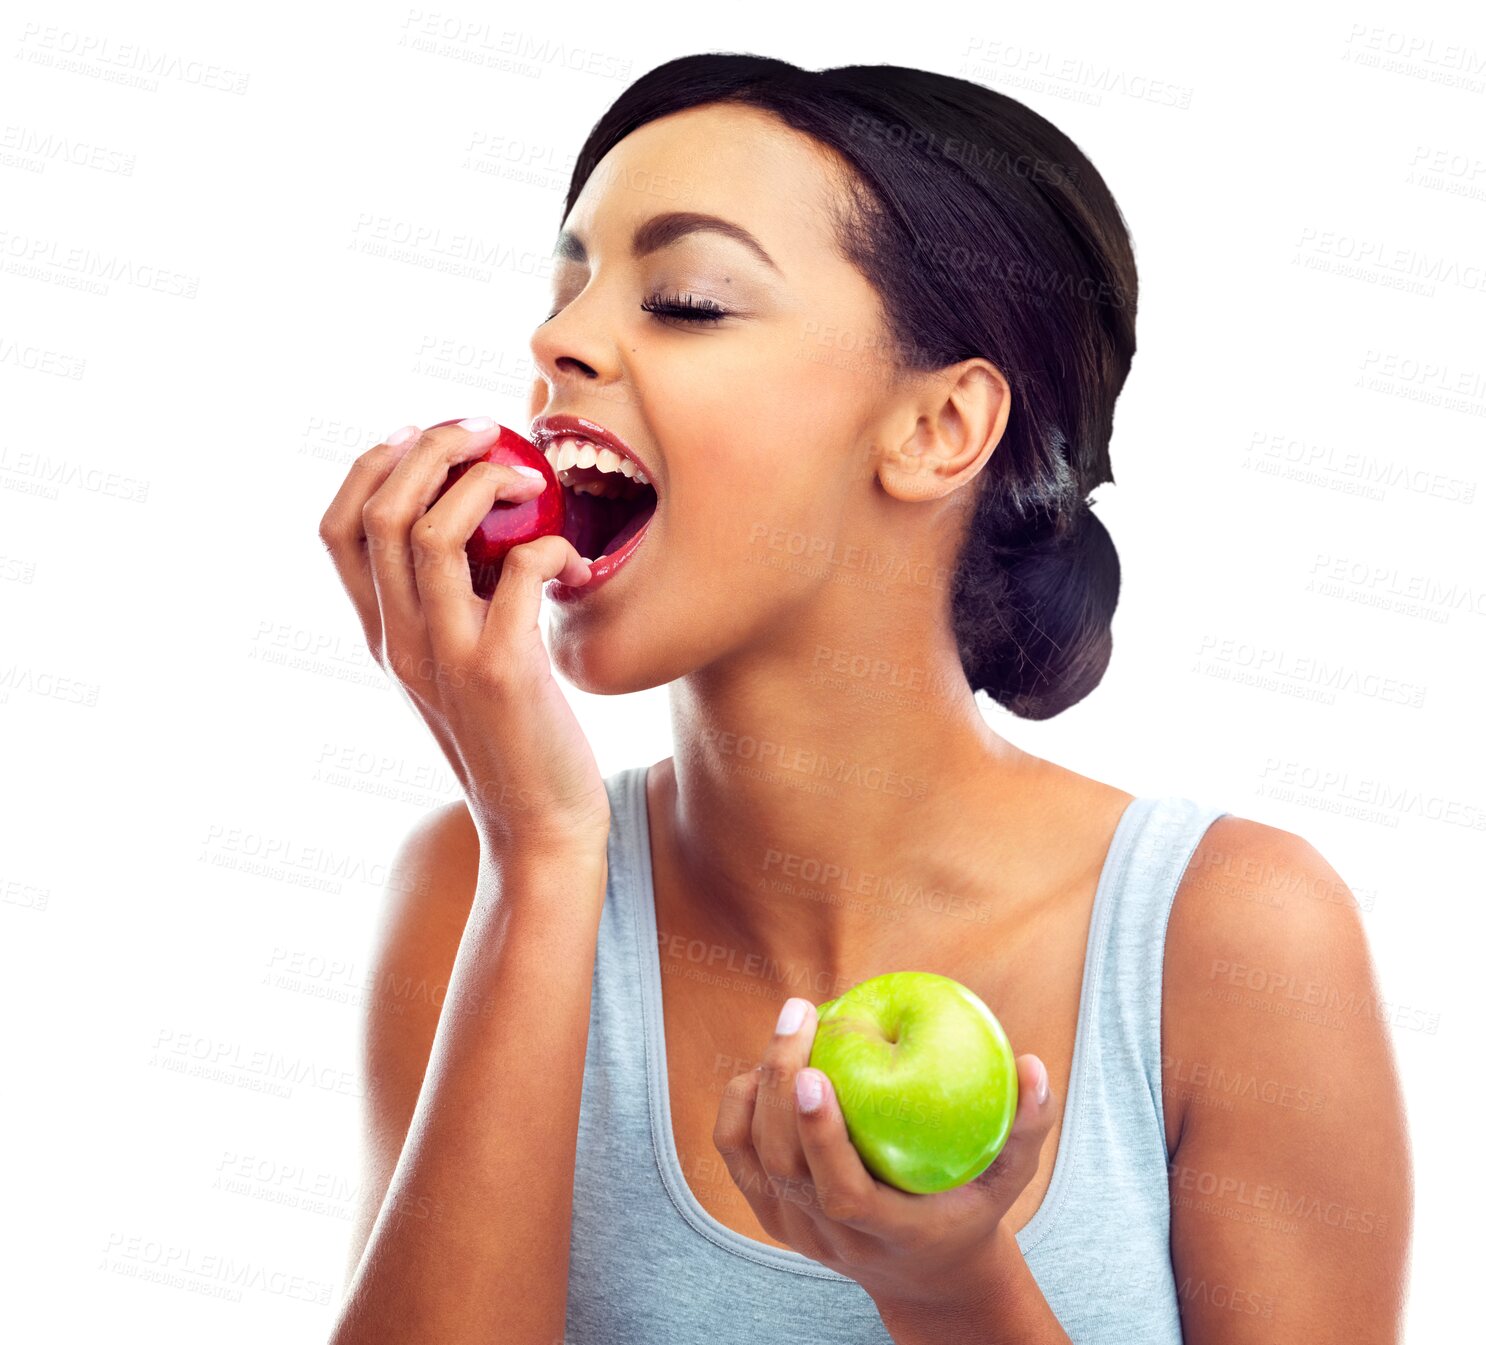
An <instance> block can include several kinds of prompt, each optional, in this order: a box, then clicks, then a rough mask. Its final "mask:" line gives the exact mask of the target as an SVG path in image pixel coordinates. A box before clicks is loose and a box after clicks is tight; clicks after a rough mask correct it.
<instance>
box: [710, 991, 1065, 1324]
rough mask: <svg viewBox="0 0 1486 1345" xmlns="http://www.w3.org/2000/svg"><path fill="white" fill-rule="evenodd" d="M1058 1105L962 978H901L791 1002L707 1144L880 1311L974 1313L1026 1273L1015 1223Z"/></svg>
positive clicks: (745, 1189) (774, 1229) (765, 1214)
mask: <svg viewBox="0 0 1486 1345" xmlns="http://www.w3.org/2000/svg"><path fill="white" fill-rule="evenodd" d="M1056 1114H1057V1108H1056V1106H1055V1105H1054V1100H1053V1098H1052V1094H1051V1090H1050V1089H1049V1088H1048V1087H1047V1071H1046V1069H1044V1067H1043V1065H1042V1062H1041V1061H1040V1060H1039V1059H1038V1058H1037V1057H1036V1056H1035V1055H1023V1056H1021V1057H1019V1058H1015V1057H1013V1056H1012V1055H1011V1051H1010V1047H1009V1044H1008V1042H1007V1039H1006V1035H1005V1033H1004V1032H1003V1031H1002V1030H1001V1027H1000V1025H999V1024H998V1023H997V1022H996V1019H995V1017H994V1015H992V1014H991V1012H990V1010H989V1009H988V1008H987V1007H986V1006H985V1005H984V1003H982V1002H981V1001H980V1000H979V999H978V998H977V997H976V996H975V995H974V994H973V993H972V992H971V991H970V990H969V989H968V988H967V987H965V986H963V985H960V984H958V983H957V982H956V981H954V980H952V979H950V978H949V977H945V976H937V975H932V974H930V973H926V972H894V973H888V974H885V975H883V976H878V977H873V978H871V979H870V980H867V981H863V982H862V983H861V984H860V985H857V986H854V987H853V988H852V989H851V990H849V991H847V992H846V993H845V994H843V995H841V996H839V997H838V998H837V999H834V1000H830V1001H828V1002H827V1003H825V1004H823V1005H821V1006H820V1007H819V1008H818V1009H817V1007H816V1006H815V1005H814V1004H813V1003H811V1001H810V1000H808V999H804V998H802V997H799V996H791V997H790V998H789V999H788V1000H787V1001H786V1002H785V1004H784V1006H783V1009H782V1011H781V1013H780V1015H779V1021H778V1023H777V1024H776V1025H775V1028H774V1035H773V1037H772V1038H771V1040H770V1041H769V1043H768V1045H767V1047H766V1048H765V1049H764V1051H763V1053H762V1059H761V1061H760V1063H759V1065H758V1066H757V1068H755V1069H751V1070H748V1071H746V1072H745V1073H741V1074H736V1075H734V1076H733V1077H732V1078H731V1079H729V1080H728V1083H727V1087H726V1088H724V1089H723V1095H722V1101H721V1103H720V1104H719V1106H718V1111H717V1123H716V1125H715V1126H714V1128H713V1132H712V1142H713V1144H714V1145H715V1146H716V1148H717V1151H718V1153H719V1154H720V1155H721V1156H722V1158H723V1161H724V1162H725V1163H726V1164H727V1169H728V1174H729V1176H730V1177H731V1178H732V1179H733V1182H734V1183H735V1184H736V1185H737V1187H738V1190H739V1191H740V1192H741V1193H742V1194H743V1196H744V1198H745V1199H746V1200H747V1201H748V1203H749V1205H750V1206H751V1207H752V1209H753V1211H754V1213H755V1215H756V1216H757V1217H758V1221H759V1224H760V1226H761V1227H762V1228H763V1229H764V1231H765V1232H766V1233H768V1234H769V1236H771V1237H772V1238H774V1239H775V1240H776V1241H778V1242H781V1243H784V1244H785V1245H787V1246H790V1247H793V1248H794V1249H795V1250H796V1251H798V1252H800V1253H802V1254H803V1255H805V1256H808V1257H811V1258H812V1259H814V1260H816V1261H819V1262H820V1263H821V1264H822V1265H825V1266H829V1267H830V1268H831V1269H832V1270H835V1271H837V1272H838V1273H840V1274H843V1275H847V1276H849V1277H850V1278H852V1279H854V1280H856V1281H857V1283H859V1284H860V1285H861V1286H862V1287H863V1288H864V1289H865V1290H866V1291H867V1293H868V1294H870V1295H871V1297H872V1300H873V1302H874V1303H876V1304H877V1306H878V1308H879V1310H880V1311H881V1312H882V1313H883V1320H884V1321H888V1320H889V1318H891V1319H892V1320H894V1321H901V1320H904V1314H909V1315H911V1316H919V1315H921V1314H922V1315H924V1316H925V1319H926V1320H927V1319H929V1318H934V1319H943V1318H945V1317H946V1315H947V1317H948V1318H951V1319H957V1320H958V1319H967V1320H968V1319H970V1318H973V1317H976V1316H977V1315H980V1314H982V1313H983V1312H984V1311H986V1310H987V1308H988V1305H991V1304H994V1303H995V1302H996V1301H998V1299H999V1298H1000V1297H1001V1296H1002V1295H1004V1293H1005V1292H1006V1290H1007V1285H1008V1284H1009V1283H1013V1282H1015V1280H1016V1278H1017V1277H1018V1276H1023V1277H1024V1276H1025V1274H1026V1265H1025V1262H1023V1261H1022V1260H1021V1253H1020V1251H1019V1250H1018V1247H1017V1244H1016V1236H1015V1233H1014V1232H1012V1231H1011V1230H1010V1229H1008V1227H1007V1225H1006V1223H1005V1218H1006V1215H1007V1212H1008V1211H1009V1210H1010V1209H1011V1207H1012V1206H1013V1205H1014V1204H1015V1203H1016V1201H1017V1198H1018V1197H1019V1196H1020V1195H1021V1193H1022V1192H1023V1191H1024V1190H1025V1189H1026V1187H1027V1185H1028V1183H1029V1182H1030V1181H1031V1180H1032V1178H1033V1176H1034V1175H1035V1174H1036V1172H1037V1169H1038V1166H1039V1162H1040V1155H1041V1151H1042V1148H1043V1145H1044V1143H1045V1141H1046V1139H1047V1137H1048V1134H1049V1133H1050V1132H1051V1130H1052V1126H1053V1121H1054V1119H1055V1117H1056ZM915 1188H916V1189H915Z"/></svg>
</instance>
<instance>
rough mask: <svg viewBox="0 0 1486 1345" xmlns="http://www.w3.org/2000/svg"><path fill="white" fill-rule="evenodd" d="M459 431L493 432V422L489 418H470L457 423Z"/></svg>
mask: <svg viewBox="0 0 1486 1345" xmlns="http://www.w3.org/2000/svg"><path fill="white" fill-rule="evenodd" d="M459 428H460V429H461V430H471V431H474V430H493V429H494V428H495V421H494V420H493V419H491V417H489V416H471V417H470V418H469V419H468V420H461V421H460V422H459Z"/></svg>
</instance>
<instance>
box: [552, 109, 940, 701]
mask: <svg viewBox="0 0 1486 1345" xmlns="http://www.w3.org/2000/svg"><path fill="white" fill-rule="evenodd" d="M829 154H830V151H828V150H826V149H824V148H823V147H821V146H820V145H818V144H817V142H815V141H813V140H812V139H810V138H809V137H806V136H804V135H802V134H799V133H797V132H794V131H793V130H791V129H790V128H788V127H786V126H784V125H783V124H782V123H781V122H779V121H777V120H776V119H774V118H773V117H771V116H769V115H768V114H766V113H763V112H761V111H759V110H757V109H753V108H742V107H737V106H731V107H729V106H716V105H714V106H708V107H701V108H692V109H688V110H686V111H684V112H680V113H676V114H673V115H670V116H667V117H664V118H662V119H660V120H657V121H653V122H649V123H647V124H646V125H644V126H642V127H640V128H639V129H638V130H636V131H634V132H633V133H631V134H630V135H628V136H627V137H625V139H624V140H622V141H621V142H620V143H619V144H618V145H616V146H615V147H614V148H613V149H612V150H611V151H610V152H609V153H608V155H606V156H605V158H604V159H603V161H602V162H601V163H600V164H599V165H598V167H597V169H596V170H595V171H594V173H593V174H592V176H591V177H590V178H589V180H588V182H587V183H586V184H585V185H584V188H583V192H582V195H581V196H580V197H579V198H578V200H577V202H576V203H575V204H574V207H573V210H572V212H571V214H570V215H569V216H568V218H567V221H566V223H565V234H567V235H569V236H573V237H576V239H577V240H579V242H580V243H581V252H580V253H579V255H580V256H582V257H583V260H574V259H572V258H571V257H563V256H560V255H559V256H556V257H555V258H554V269H553V281H552V284H553V292H552V309H553V310H555V316H553V317H552V318H550V319H549V320H548V321H546V322H545V323H543V324H542V325H541V326H540V327H538V329H537V331H536V333H535V334H534V336H533V337H532V349H533V352H534V355H535V357H536V362H537V368H538V371H539V374H540V377H539V379H538V381H537V384H536V387H535V389H534V391H533V396H532V402H531V407H530V411H531V414H532V416H534V417H535V416H537V415H539V414H540V415H555V414H560V413H572V414H576V415H581V416H584V417H587V418H588V419H590V420H593V421H597V422H598V423H599V424H600V425H602V426H604V427H605V428H606V429H608V430H609V431H611V432H612V433H614V434H616V435H617V436H618V437H619V438H620V439H622V440H623V441H624V442H625V443H627V444H628V445H629V446H630V447H631V448H632V449H633V450H634V451H635V452H636V453H637V454H638V455H639V457H640V458H641V459H642V460H643V461H644V462H645V463H646V464H647V465H648V467H649V469H650V474H651V476H652V478H653V481H654V485H655V488H656V492H657V495H658V497H659V503H658V505H657V508H656V512H655V516H654V518H653V519H652V520H651V523H650V526H649V530H648V532H647V533H646V535H645V536H644V538H643V539H642V540H641V542H640V544H639V546H638V548H637V549H636V551H635V552H634V554H633V555H632V556H630V558H629V559H628V561H627V563H626V564H625V565H624V566H623V567H622V568H621V569H620V570H619V571H618V572H617V573H616V574H615V575H614V576H613V577H612V578H611V579H610V580H609V581H608V582H607V583H606V584H604V585H603V587H601V588H599V589H596V590H594V592H593V593H591V594H589V595H588V596H586V597H583V598H580V599H578V600H576V601H572V602H563V603H554V604H552V605H551V607H550V612H551V618H552V625H551V642H552V651H553V658H554V661H555V662H556V663H557V665H558V666H559V668H560V669H561V671H562V672H563V675H564V676H565V677H567V678H568V680H569V681H571V682H572V683H573V684H574V685H575V686H578V687H580V688H582V689H584V690H586V691H590V692H596V693H603V694H614V693H621V692H627V691H633V690H639V689H643V688H646V687H651V686H657V685H661V684H664V683H666V682H670V681H672V680H675V679H677V678H680V677H683V676H685V675H687V674H689V673H691V672H694V671H696V670H698V669H701V668H704V667H707V666H709V665H712V664H716V663H718V662H719V661H720V660H726V659H729V658H731V657H736V656H739V655H742V654H746V655H747V656H749V657H754V656H757V655H760V654H762V655H766V656H767V655H768V654H770V653H778V654H782V655H785V656H788V655H790V654H792V653H794V652H798V654H799V656H800V658H801V660H802V666H803V663H808V660H809V658H810V656H811V654H812V652H813V651H814V650H815V649H816V648H817V647H818V645H819V643H820V640H821V637H822V634H823V633H826V634H828V636H829V634H830V633H832V632H834V633H837V634H839V635H840V636H842V637H846V636H849V633H850V626H851V613H852V612H853V610H855V611H856V612H858V613H860V612H861V611H862V607H861V605H862V604H863V603H891V602H911V603H914V604H922V603H924V602H926V601H930V600H931V596H932V597H938V598H943V597H944V592H943V584H944V583H945V582H947V578H948V575H947V572H944V571H945V567H948V566H950V565H951V564H952V556H953V554H954V545H955V542H956V540H957V537H956V536H946V535H945V534H946V533H947V532H949V533H953V532H954V531H955V530H953V529H948V528H946V527H945V526H944V524H945V519H946V513H945V510H946V509H947V506H948V501H946V500H942V499H936V500H932V501H929V502H927V503H906V502H905V501H904V500H903V499H901V498H895V497H893V496H891V495H889V494H887V493H885V492H884V491H883V489H882V486H881V484H880V483H879V481H878V479H877V478H878V468H879V466H880V462H879V458H880V456H881V454H882V451H883V450H884V449H888V450H899V449H901V448H902V447H903V446H904V444H905V442H908V441H911V440H913V438H914V435H915V421H916V419H917V413H918V409H919V408H918V405H917V403H912V402H905V401H902V400H901V395H900V394H899V397H900V401H899V402H898V403H895V402H894V401H893V400H892V399H893V397H894V395H895V394H894V393H893V391H892V388H891V387H890V385H889V382H888V372H889V368H890V363H889V361H888V360H887V358H886V351H885V346H884V345H883V342H884V341H885V329H884V328H883V326H882V324H881V321H880V315H879V311H878V300H877V296H876V294H875V292H874V291H873V290H872V288H871V287H870V286H869V285H868V283H867V282H866V280H865V279H864V278H863V277H862V276H861V274H860V273H859V272H858V271H857V270H856V269H855V268H854V267H853V266H851V265H850V264H849V263H848V262H846V261H845V260H843V259H842V258H841V257H840V255H839V254H838V252H837V250H836V245H835V241H834V237H833V233H832V223H831V218H830V214H829V210H828V207H830V206H831V205H832V203H834V202H836V201H838V200H840V199H841V198H840V197H839V195H838V193H839V191H840V188H839V187H838V186H837V185H835V178H834V175H833V173H832V161H831V159H830V158H829V157H828V156H829ZM672 212H688V213H691V212H695V213H700V214H706V215H715V216H719V217H721V218H722V219H724V220H726V221H729V222H731V223H732V224H734V225H737V226H739V227H740V228H742V229H744V230H746V231H747V232H748V234H750V235H752V237H753V238H754V239H756V240H757V242H758V244H759V245H760V247H761V248H762V249H763V250H764V251H765V252H766V253H767V255H768V257H769V258H771V259H772V262H773V265H770V263H769V261H766V260H765V259H764V258H763V257H761V256H759V255H758V254H757V253H756V252H755V251H754V250H753V249H752V248H750V247H749V246H748V245H747V244H745V243H744V242H741V241H739V240H738V239H737V238H734V237H729V236H727V235H726V234H724V233H722V232H717V231H714V230H700V231H693V232H685V233H678V234H677V235H676V236H675V237H674V238H673V241H670V242H668V243H666V244H665V245H663V246H659V247H655V248H654V249H653V250H649V251H647V252H646V253H645V255H636V254H635V252H634V251H633V250H632V247H631V240H632V235H633V234H634V233H635V230H636V228H637V227H638V226H640V225H642V224H645V223H646V222H648V221H651V220H652V219H653V218H654V217H656V216H661V215H666V214H670V213H672ZM560 251H562V250H560ZM647 301H648V302H650V303H651V304H652V305H653V304H655V303H666V302H669V303H682V304H692V305H701V306H704V307H713V308H720V309H722V310H724V312H725V314H726V316H724V317H721V318H719V319H715V320H705V319H704V320H692V321H685V320H681V319H678V318H674V317H667V316H663V315H657V314H654V313H651V312H648V311H646V309H644V308H642V307H641V305H642V304H644V303H646V302H647ZM954 493H955V495H956V496H960V497H964V496H966V495H968V492H963V491H955V492H954ZM955 512H956V513H958V510H956V511H955ZM868 553H873V554H874V555H875V557H876V558H877V560H878V561H879V562H881V561H884V560H889V559H890V560H893V561H897V562H906V561H908V560H910V559H911V561H912V562H913V563H914V564H915V565H916V566H917V567H918V568H917V569H916V570H914V571H913V572H912V573H914V574H916V575H917V576H918V579H917V580H914V581H911V582H908V583H906V584H905V583H904V582H903V581H902V580H901V579H900V580H899V581H898V582H896V583H894V582H893V581H892V579H891V578H890V577H886V576H884V575H882V574H881V573H880V572H878V571H877V570H875V569H874V567H873V566H872V565H870V564H869V563H868ZM934 569H937V570H939V571H941V572H944V573H941V574H940V579H941V581H942V582H940V583H935V582H932V581H931V582H924V576H926V575H930V574H931V573H932V572H933V571H934ZM884 584H886V585H887V588H886V591H885V592H884V591H883V585H884ZM842 623H844V624H845V625H846V629H840V630H838V629H837V628H838V625H840V624H842Z"/></svg>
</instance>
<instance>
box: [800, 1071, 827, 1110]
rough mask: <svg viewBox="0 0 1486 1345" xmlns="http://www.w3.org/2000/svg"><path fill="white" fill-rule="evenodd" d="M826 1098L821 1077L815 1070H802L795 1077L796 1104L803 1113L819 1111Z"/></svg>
mask: <svg viewBox="0 0 1486 1345" xmlns="http://www.w3.org/2000/svg"><path fill="white" fill-rule="evenodd" d="M824 1096H825V1093H824V1090H823V1089H822V1088H821V1086H820V1075H818V1074H817V1073H816V1072H815V1071H814V1070H812V1069H802V1070H801V1071H800V1072H799V1073H798V1074H796V1075H795V1103H796V1105H797V1106H798V1107H799V1109H800V1110H801V1111H802V1112H813V1111H819V1110H820V1103H821V1098H822V1097H824Z"/></svg>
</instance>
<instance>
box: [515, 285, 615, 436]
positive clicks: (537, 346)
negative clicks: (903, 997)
mask: <svg viewBox="0 0 1486 1345" xmlns="http://www.w3.org/2000/svg"><path fill="white" fill-rule="evenodd" d="M583 303H584V300H583V299H582V298H581V297H580V298H578V299H574V300H573V301H572V302H571V303H569V304H568V305H567V306H566V307H565V308H564V309H563V310H562V311H561V312H560V313H558V314H556V315H555V316H553V317H551V318H549V319H548V320H547V321H546V322H544V323H542V324H541V325H540V326H539V327H538V328H537V329H536V331H534V332H533V333H532V337H531V352H532V361H533V364H534V366H535V369H536V379H535V384H534V386H533V388H532V396H531V408H530V415H529V418H531V417H536V416H538V415H540V414H541V413H542V410H543V408H544V407H545V406H546V404H547V402H548V401H549V400H556V401H557V402H558V404H559V405H562V406H566V405H568V402H567V401H566V400H565V399H564V398H563V397H562V396H561V393H562V391H563V389H564V387H565V386H566V387H567V388H569V389H570V390H571V391H572V392H574V393H581V394H582V395H583V396H585V397H589V398H592V397H594V396H599V397H605V398H608V399H611V400H613V399H619V400H623V393H622V391H621V380H622V371H621V368H620V361H619V357H618V352H617V348H616V346H615V343H614V342H612V341H607V340H605V338H604V336H603V323H602V322H601V321H599V318H598V309H597V308H596V307H595V306H594V305H593V304H592V303H591V302H590V303H589V305H588V308H587V310H586V312H585V315H584V316H580V315H579V314H577V313H576V312H575V310H576V309H578V308H580V307H582V305H583Z"/></svg>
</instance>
